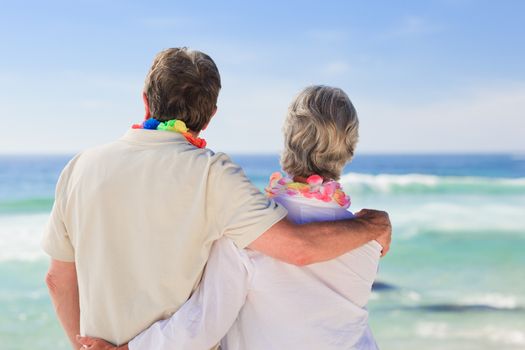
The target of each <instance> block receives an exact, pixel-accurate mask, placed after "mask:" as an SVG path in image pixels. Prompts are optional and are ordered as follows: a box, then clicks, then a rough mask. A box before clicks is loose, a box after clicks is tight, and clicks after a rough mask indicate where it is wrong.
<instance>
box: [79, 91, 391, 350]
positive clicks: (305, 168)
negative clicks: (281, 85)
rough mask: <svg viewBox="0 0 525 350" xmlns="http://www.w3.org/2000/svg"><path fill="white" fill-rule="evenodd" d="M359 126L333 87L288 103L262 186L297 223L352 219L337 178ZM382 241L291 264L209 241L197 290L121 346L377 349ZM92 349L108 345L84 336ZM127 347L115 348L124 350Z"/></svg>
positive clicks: (205, 349) (138, 349)
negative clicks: (275, 168) (374, 316)
mask: <svg viewBox="0 0 525 350" xmlns="http://www.w3.org/2000/svg"><path fill="white" fill-rule="evenodd" d="M358 125H359V121H358V118H357V113H356V111H355V109H354V106H353V105H352V103H351V102H350V100H349V98H348V96H347V95H346V94H345V93H344V92H343V91H342V90H341V89H338V88H333V87H327V86H311V87H308V88H306V89H304V90H303V91H302V92H301V93H300V94H299V95H298V96H297V97H296V99H295V101H294V102H293V103H292V104H291V106H290V108H289V110H288V115H287V117H286V120H285V124H284V129H283V130H284V138H285V149H284V151H283V153H282V156H281V165H282V168H283V170H284V171H285V172H286V173H287V174H288V176H287V177H284V176H282V175H281V174H280V173H275V174H273V175H272V177H271V178H270V183H269V185H268V187H267V189H266V192H267V194H268V195H269V196H271V197H273V198H274V199H275V201H276V202H278V203H280V204H282V205H283V206H284V207H285V208H287V210H288V218H289V219H290V220H292V221H295V222H297V223H307V222H316V221H329V220H338V219H343V218H349V217H353V214H352V213H351V212H349V211H348V210H347V208H348V207H349V206H350V199H349V197H348V196H347V195H346V194H345V193H344V192H343V190H342V188H341V186H340V185H339V183H338V182H336V180H337V179H339V177H340V175H341V171H342V170H343V167H344V166H345V164H346V163H347V162H349V161H350V160H351V158H352V157H353V154H354V149H355V145H356V143H357V139H358ZM381 250H382V247H381V245H380V244H379V243H378V242H376V241H372V242H369V243H368V244H365V245H364V246H362V247H360V248H358V249H355V250H353V251H351V252H349V253H347V254H345V255H343V256H341V257H339V258H337V259H335V260H331V261H327V262H323V263H318V264H313V265H310V266H303V267H297V266H292V265H288V264H286V263H283V262H280V261H277V260H275V259H272V258H270V257H267V256H265V255H262V254H260V253H257V252H254V251H249V250H239V249H237V248H236V246H235V245H234V243H233V242H232V241H231V240H229V239H227V238H223V239H221V240H219V241H218V242H216V243H215V245H214V247H213V249H212V252H211V255H210V258H209V260H208V264H207V267H206V271H205V273H204V275H203V279H202V282H201V284H200V286H199V288H198V289H197V290H196V291H195V293H194V294H193V295H192V297H191V298H190V299H189V300H188V302H186V304H185V305H184V306H183V307H181V308H180V309H179V310H178V311H177V312H176V313H175V314H174V315H173V316H172V317H171V318H170V319H167V320H163V321H158V322H156V323H155V324H153V325H152V326H151V327H150V328H149V329H147V330H145V331H143V332H142V333H141V334H139V335H138V336H137V337H136V338H135V339H133V340H132V341H131V342H130V343H129V344H128V345H127V346H129V349H132V350H146V349H166V350H167V349H192V350H197V349H202V350H208V349H210V348H212V347H214V346H215V345H216V344H217V343H219V342H220V344H221V348H222V350H259V349H260V350H268V349H279V350H281V349H282V350H295V349H302V350H305V349H312V350H313V349H315V350H319V349H359V350H369V349H377V345H376V343H375V341H374V339H373V336H372V334H371V332H370V328H369V326H368V311H367V310H366V308H365V306H366V304H367V302H368V300H369V298H370V294H371V287H372V283H373V281H374V279H375V277H376V273H377V268H378V263H379V259H380V256H381ZM82 342H83V343H85V344H93V345H92V349H115V348H113V347H111V346H110V345H109V344H107V343H103V342H95V343H93V341H92V339H89V338H84V339H83V340H82ZM125 348H126V346H123V347H120V348H119V349H125Z"/></svg>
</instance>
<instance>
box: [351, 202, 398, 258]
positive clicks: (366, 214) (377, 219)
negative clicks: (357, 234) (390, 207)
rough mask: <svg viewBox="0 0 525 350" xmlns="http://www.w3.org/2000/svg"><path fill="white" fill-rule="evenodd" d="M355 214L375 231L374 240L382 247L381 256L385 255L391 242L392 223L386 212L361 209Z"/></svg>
mask: <svg viewBox="0 0 525 350" xmlns="http://www.w3.org/2000/svg"><path fill="white" fill-rule="evenodd" d="M355 216H356V217H357V218H359V219H362V220H365V221H366V222H367V223H368V224H369V225H370V229H371V230H374V231H376V232H377V238H376V241H377V242H379V244H381V246H382V247H383V250H382V251H381V256H385V255H386V254H387V253H388V251H389V250H390V243H391V242H392V224H391V223H390V218H389V216H388V213H387V212H386V211H382V210H374V209H362V210H360V211H358V212H357V213H355Z"/></svg>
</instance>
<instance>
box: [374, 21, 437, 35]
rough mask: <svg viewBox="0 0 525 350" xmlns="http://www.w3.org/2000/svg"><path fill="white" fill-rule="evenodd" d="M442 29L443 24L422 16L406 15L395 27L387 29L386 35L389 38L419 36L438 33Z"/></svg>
mask: <svg viewBox="0 0 525 350" xmlns="http://www.w3.org/2000/svg"><path fill="white" fill-rule="evenodd" d="M442 30H443V27H442V26H440V25H438V24H436V23H433V22H431V21H430V20H428V19H425V18H423V17H421V16H406V17H404V18H403V19H401V20H400V21H399V22H398V23H397V24H396V25H395V26H394V27H393V28H391V29H390V30H389V31H387V32H386V33H385V34H384V36H385V37H388V38H392V37H419V36H423V35H428V34H433V33H437V32H440V31H442Z"/></svg>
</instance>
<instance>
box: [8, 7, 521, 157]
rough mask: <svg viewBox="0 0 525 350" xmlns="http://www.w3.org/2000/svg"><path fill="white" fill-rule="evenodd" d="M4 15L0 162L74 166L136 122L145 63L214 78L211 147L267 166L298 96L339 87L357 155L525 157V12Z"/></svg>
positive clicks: (50, 10) (193, 10)
mask: <svg viewBox="0 0 525 350" xmlns="http://www.w3.org/2000/svg"><path fill="white" fill-rule="evenodd" d="M1 8H2V10H1V12H0V45H1V46H2V50H1V55H0V103H1V106H2V108H1V109H0V120H1V123H2V127H1V128H0V153H71V152H76V151H79V150H81V149H83V148H86V147H91V146H94V145H97V144H100V143H104V142H108V141H111V140H113V139H115V138H117V137H119V136H120V135H122V134H123V133H124V132H125V130H126V129H127V128H128V127H129V125H130V124H131V123H133V122H136V121H139V120H141V119H142V116H143V107H142V102H141V91H142V84H143V80H144V76H145V74H146V72H147V70H148V68H149V65H150V63H151V61H152V59H153V57H154V55H155V54H156V53H157V52H158V51H160V50H162V49H164V48H168V47H176V46H189V47H191V48H195V49H199V50H201V51H204V52H206V53H208V54H210V55H211V56H212V57H213V58H214V59H215V61H216V63H217V65H218V66H219V69H220V71H221V76H222V80H223V89H222V91H221V95H220V98H219V111H218V113H217V115H216V118H214V120H213V121H212V124H211V125H210V128H209V129H208V130H207V131H206V132H205V133H204V137H205V138H206V139H207V140H208V143H209V145H210V147H211V148H213V149H215V150H220V151H227V152H236V153H239V152H263V153H268V152H277V151H279V149H280V148H281V143H282V140H281V132H280V130H281V123H282V120H283V117H284V114H285V112H286V108H287V106H288V104H289V103H290V101H291V100H292V98H293V96H294V95H295V94H296V93H297V92H298V91H299V90H300V89H301V88H303V87H304V86H306V85H309V84H328V85H335V86H339V87H341V88H343V89H344V90H345V91H346V92H347V93H348V95H349V96H350V98H351V99H352V101H353V102H354V104H355V106H356V108H357V110H358V112H359V116H360V121H361V130H360V131H361V140H360V143H359V145H358V150H357V151H358V152H363V153H365V152H366V153H370V152H382V153H383V152H388V153H392V152H394V153H400V152H411V153H413V152H415V153H421V152H525V142H524V141H523V140H522V139H523V138H524V136H525V112H523V111H524V106H525V69H524V67H523V64H524V62H525V26H524V25H523V23H524V21H525V2H523V1H500V2H494V1H469V0H441V1H395V2H394V1H323V2H321V1H307V0H303V1H287V2H284V1H273V0H272V1H264V2H262V1H261V2H256V3H255V2H247V1H220V2H211V1H210V2H199V1H184V2H182V1H165V2H162V1H156V2H155V1H148V2H146V1H142V2H140V1H126V2H124V1H122V2H118V1H111V2H109V1H67V2H66V1H64V2H61V1H46V2H40V1H38V2H37V1H25V2H4V1H3V2H2V7H1Z"/></svg>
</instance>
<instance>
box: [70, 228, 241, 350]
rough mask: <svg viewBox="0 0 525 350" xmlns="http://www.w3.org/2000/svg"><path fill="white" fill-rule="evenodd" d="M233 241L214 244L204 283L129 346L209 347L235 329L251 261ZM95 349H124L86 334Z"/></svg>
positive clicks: (136, 349) (135, 349) (161, 349)
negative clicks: (167, 315)
mask: <svg viewBox="0 0 525 350" xmlns="http://www.w3.org/2000/svg"><path fill="white" fill-rule="evenodd" d="M244 254H245V253H243V252H242V251H239V249H238V248H237V247H236V246H235V244H234V243H233V241H231V240H230V239H228V238H222V239H220V240H218V241H217V242H215V243H214V245H213V248H212V251H211V253H210V258H209V260H208V263H207V265H206V269H205V271H204V275H203V277H202V281H201V284H200V285H199V287H198V288H197V290H196V291H195V292H194V293H193V295H192V296H191V298H190V299H189V300H188V301H187V302H186V303H185V304H184V305H183V306H182V307H181V308H180V309H179V310H178V311H177V312H176V313H175V314H173V316H171V318H169V319H167V320H162V321H158V322H155V323H154V324H152V325H151V326H150V327H149V328H148V329H146V330H145V331H143V332H142V333H140V334H139V335H137V336H136V337H135V338H134V339H133V340H131V341H130V342H129V343H128V344H127V346H128V347H129V349H130V350H149V349H156V350H173V349H192V350H201V349H202V350H209V349H210V348H213V347H214V346H215V345H217V344H218V343H219V342H220V340H221V339H222V338H223V337H224V336H225V335H226V333H227V332H228V330H229V329H230V328H231V326H232V325H233V323H234V322H235V319H236V318H237V315H238V313H239V310H240V309H241V307H242V306H243V305H244V302H245V300H246V295H247V292H248V286H249V279H250V267H249V264H250V262H249V260H248V258H247V257H246V256H245V255H244ZM80 342H81V343H82V344H85V345H88V346H90V349H92V350H112V349H113V350H115V349H119V350H124V349H126V348H125V347H120V348H116V347H112V346H110V344H108V343H106V342H103V341H100V340H99V341H96V340H95V339H93V338H89V337H83V338H81V339H80Z"/></svg>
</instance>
